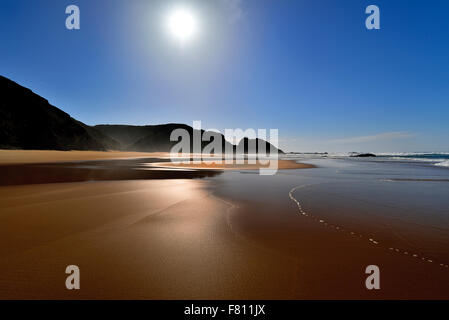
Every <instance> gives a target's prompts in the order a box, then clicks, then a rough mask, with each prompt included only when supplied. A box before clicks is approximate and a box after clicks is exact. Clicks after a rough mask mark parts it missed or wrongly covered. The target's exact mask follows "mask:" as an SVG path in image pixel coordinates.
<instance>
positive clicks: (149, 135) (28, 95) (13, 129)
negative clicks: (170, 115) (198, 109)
mask: <svg viewBox="0 0 449 320" xmlns="http://www.w3.org/2000/svg"><path fill="white" fill-rule="evenodd" d="M175 129H184V130H186V131H187V132H188V133H189V135H190V143H189V144H190V152H193V138H192V137H193V132H194V131H195V130H194V129H193V128H192V127H190V126H188V125H185V124H177V123H170V124H162V125H148V126H129V125H97V126H93V127H91V126H88V125H86V124H84V123H82V122H80V121H78V120H76V119H73V118H72V117H70V115H68V114H67V113H65V112H64V111H62V110H60V109H58V108H56V107H54V106H52V105H51V104H49V103H48V101H47V100H46V99H44V98H42V97H40V96H39V95H37V94H35V93H33V92H32V91H31V90H29V89H27V88H24V87H22V86H20V85H19V84H17V83H15V82H13V81H11V80H9V79H7V78H5V77H2V76H0V149H29V150H32V149H34V150H101V151H103V150H126V151H141V152H170V150H171V149H172V147H173V146H174V145H176V144H177V143H178V141H179V140H178V141H170V135H171V133H172V132H173V131H174V130H175ZM203 133H204V130H201V134H203ZM210 136H211V137H210V140H209V141H202V142H201V150H203V149H204V148H205V147H206V146H207V145H208V144H209V143H211V142H213V141H215V140H216V139H218V141H221V145H222V150H223V152H225V151H229V150H232V152H236V151H237V152H239V153H249V152H248V150H249V141H253V142H255V144H254V145H255V147H256V148H257V149H256V150H257V152H259V151H260V150H258V147H259V145H258V143H257V141H258V140H248V139H247V138H245V139H242V140H241V141H240V143H239V147H238V148H237V147H236V146H235V145H233V144H231V143H229V142H227V141H226V140H225V139H224V136H223V135H222V134H220V133H211V134H210ZM263 143H265V144H261V146H265V147H266V152H267V153H269V152H270V144H269V143H268V142H265V141H263ZM273 150H275V149H273ZM279 152H280V153H282V151H281V150H279Z"/></svg>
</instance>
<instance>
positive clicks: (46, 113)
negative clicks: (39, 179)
mask: <svg viewBox="0 0 449 320" xmlns="http://www.w3.org/2000/svg"><path fill="white" fill-rule="evenodd" d="M116 146H117V143H116V142H115V141H114V140H113V139H111V138H109V137H107V136H105V135H104V134H102V133H101V132H99V131H97V130H95V129H93V128H90V127H88V126H86V125H85V124H83V123H81V122H79V121H76V120H75V119H73V118H72V117H70V115H68V114H67V113H65V112H64V111H62V110H60V109H58V108H56V107H54V106H52V105H50V104H49V103H48V101H47V100H46V99H44V98H42V97H40V96H38V95H37V94H35V93H33V92H32V91H31V90H29V89H27V88H24V87H22V86H20V85H18V84H17V83H15V82H13V81H11V80H8V79H6V78H4V77H1V76H0V147H1V148H8V149H39V150H42V149H48V150H106V149H109V148H114V147H116Z"/></svg>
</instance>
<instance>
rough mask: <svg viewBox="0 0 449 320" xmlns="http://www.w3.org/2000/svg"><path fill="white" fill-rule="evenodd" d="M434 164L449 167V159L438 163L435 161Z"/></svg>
mask: <svg viewBox="0 0 449 320" xmlns="http://www.w3.org/2000/svg"><path fill="white" fill-rule="evenodd" d="M434 165H435V166H439V167H449V160H445V161H442V162H438V163H435V164H434Z"/></svg>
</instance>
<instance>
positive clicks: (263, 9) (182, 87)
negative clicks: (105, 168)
mask: <svg viewBox="0 0 449 320" xmlns="http://www.w3.org/2000/svg"><path fill="white" fill-rule="evenodd" d="M177 3H184V4H185V5H188V6H189V7H190V8H192V10H193V11H194V12H195V14H196V16H197V18H198V22H199V24H200V34H199V35H198V37H197V38H196V39H195V40H194V41H193V42H192V43H189V45H188V46H184V47H181V46H179V44H177V43H175V42H174V41H173V39H170V37H169V36H168V35H167V32H165V31H166V30H164V28H163V27H162V25H163V24H162V20H163V17H164V14H166V12H167V11H169V8H170V6H171V5H173V4H177ZM70 4H76V5H78V6H79V8H80V10H81V29H80V30H77V31H69V30H67V29H66V28H65V19H66V16H67V15H66V14H65V8H66V6H67V5H70ZM369 4H376V5H378V6H379V7H380V11H381V29H380V30H375V31H369V30H367V29H366V28H365V18H366V17H367V15H366V14H365V8H366V6H367V5H369ZM448 15H449V1H446V0H441V1H433V0H430V1H423V0H419V1H418V0H416V1H410V0H408V1H402V0H385V1H383V0H382V1H381V0H373V1H357V0H340V1H336V0H328V1H321V0H318V1H317V0H314V1H312V0H307V1H306V0H204V1H187V0H184V1H182V0H180V1H171V0H163V1H162V0H161V1H151V0H133V1H125V0H121V1H118V0H108V1H101V0H83V1H75V0H67V1H66V0H58V1H55V0H48V1H46V0H40V1H30V0H2V1H1V2H0V74H1V75H4V76H6V77H8V78H11V79H13V80H14V81H16V82H18V83H20V84H22V85H24V86H26V87H29V88H30V89H32V90H33V91H35V92H36V93H38V94H40V95H41V96H43V97H45V98H47V99H48V100H49V101H50V102H51V103H52V104H53V105H55V106H57V107H59V108H61V109H63V110H64V111H66V112H68V113H69V114H70V115H72V116H73V117H75V118H77V119H79V120H81V121H83V122H85V123H87V124H99V123H121V124H158V123H167V122H182V123H187V124H192V121H193V120H201V121H202V122H203V128H216V129H220V130H223V129H224V128H237V127H240V128H243V129H245V128H278V129H279V133H280V140H281V142H280V145H281V147H284V148H286V149H287V150H299V151H326V150H327V151H352V150H354V151H379V152H380V151H385V152H389V151H430V150H436V151H449V18H448Z"/></svg>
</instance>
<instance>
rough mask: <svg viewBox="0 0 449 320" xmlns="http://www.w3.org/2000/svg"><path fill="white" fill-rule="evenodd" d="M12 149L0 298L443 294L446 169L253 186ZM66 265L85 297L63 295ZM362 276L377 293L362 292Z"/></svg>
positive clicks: (120, 160) (272, 179)
mask: <svg viewBox="0 0 449 320" xmlns="http://www.w3.org/2000/svg"><path fill="white" fill-rule="evenodd" d="M12 152H14V153H15V154H9V155H8V151H2V152H1V153H0V155H1V158H3V160H0V162H3V163H4V164H3V165H2V166H0V171H1V170H3V171H1V172H2V173H4V175H2V177H3V178H2V180H1V182H2V183H1V186H0V208H1V209H0V212H1V213H0V221H1V223H0V239H1V242H0V243H1V244H0V246H1V248H0V271H1V272H0V298H2V299H23V298H26V299H48V298H50V299H391V298H396V299H435V298H448V297H449V290H448V289H449V288H448V286H449V285H448V284H449V269H448V268H447V267H446V265H447V262H449V260H448V259H449V254H448V252H447V245H448V244H449V239H448V238H449V236H448V232H447V229H446V228H447V215H446V213H447V209H448V208H449V204H448V203H447V200H445V197H444V195H445V194H447V193H446V192H447V183H444V182H441V181H438V180H441V179H443V178H444V177H445V176H446V175H447V173H446V171H442V170H445V169H440V171H428V170H429V169H427V168H426V169H422V175H420V178H422V179H424V178H428V179H433V180H432V181H427V182H426V181H421V182H416V181H399V182H391V181H389V180H388V179H386V177H391V175H392V173H395V174H396V176H395V177H396V178H397V175H398V172H399V171H398V169H397V168H396V167H391V165H389V164H388V165H385V166H383V167H382V165H381V164H376V163H374V164H373V163H371V162H368V161H367V162H363V163H362V162H360V161H359V162H356V161H352V162H351V161H349V160H330V159H319V160H310V161H302V162H305V163H306V164H302V163H301V161H299V162H300V163H297V162H298V161H296V160H285V162H282V163H283V164H282V166H280V170H279V171H278V173H277V174H276V175H275V176H261V175H259V174H258V170H257V168H254V167H245V166H240V167H239V166H235V167H234V168H232V167H228V168H220V167H218V168H217V167H215V168H210V167H209V168H207V167H202V168H200V167H198V166H195V167H193V166H192V167H185V168H183V167H179V168H171V166H170V165H169V166H166V165H165V166H164V162H166V161H168V160H167V158H166V155H155V154H139V155H136V154H125V153H123V154H120V155H119V156H118V155H117V154H114V153H110V154H108V155H105V154H104V153H99V154H97V155H95V154H93V153H89V154H83V153H82V152H76V154H75V153H72V154H70V153H68V154H64V153H59V152H56V153H53V152H50V153H46V152H45V151H43V152H42V153H40V154H39V156H37V158H36V161H33V158H32V157H30V154H28V155H27V156H24V154H26V153H28V152H24V151H20V152H16V151H12ZM18 154H19V156H17V155H18ZM56 154H57V156H56ZM5 159H6V160H5ZM106 159H108V160H106ZM61 161H62V162H61ZM161 163H162V165H161ZM155 164H156V165H155ZM378 166H381V167H378ZM401 168H402V167H401ZM219 169H221V170H219ZM223 169H226V170H223ZM409 169H410V168H408V167H405V169H401V170H404V171H402V172H408V171H407V170H409ZM412 169H413V172H414V174H415V176H416V175H418V174H419V173H417V172H418V171H419V170H418V171H417V169H416V168H412ZM23 170H25V172H26V173H27V174H26V175H25V176H26V178H20V179H19V178H18V177H19V176H24V175H23V172H24V171H23ZM373 170H374V171H375V172H377V174H378V175H379V176H376V177H374V178H373V175H372V172H373ZM435 170H436V169H435ZM7 172H9V173H8V175H6V173H7ZM20 172H22V174H19V173H20ZM407 174H408V173H407ZM438 174H439V176H438V177H437V178H435V176H436V175H438ZM5 177H6V178H5ZM429 177H430V178H429ZM415 178H416V177H415ZM8 179H9V180H8ZM415 180H416V179H415ZM435 180H436V181H435ZM8 181H9V182H8ZM435 185H438V188H439V191H435V190H436V189H435V188H434V187H435ZM417 194H419V197H417V196H415V195H417ZM418 198H419V199H418ZM413 210H415V211H413ZM423 212H424V213H425V215H426V216H425V219H423V217H422V215H423ZM438 228H439V229H438ZM438 230H439V231H438ZM351 232H352V233H354V234H351ZM405 252H407V254H405ZM414 254H417V255H418V256H417V257H414V256H413V255H414ZM68 265H77V266H78V267H79V268H80V272H81V289H80V290H73V291H69V290H67V289H66V288H65V279H66V277H67V275H66V274H65V268H66V267H67V266H68ZM368 265H378V266H379V268H380V272H381V289H380V290H367V289H366V287H365V279H366V277H367V276H368V275H367V274H365V268H366V267H367V266H368Z"/></svg>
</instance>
